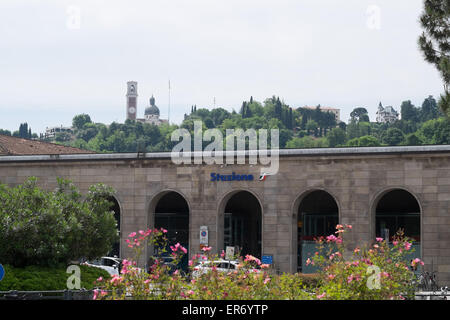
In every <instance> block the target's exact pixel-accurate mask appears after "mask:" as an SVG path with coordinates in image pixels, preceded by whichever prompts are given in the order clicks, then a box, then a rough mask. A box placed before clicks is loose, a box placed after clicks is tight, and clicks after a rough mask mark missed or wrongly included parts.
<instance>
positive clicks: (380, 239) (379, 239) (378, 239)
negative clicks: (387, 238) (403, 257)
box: [375, 238, 384, 242]
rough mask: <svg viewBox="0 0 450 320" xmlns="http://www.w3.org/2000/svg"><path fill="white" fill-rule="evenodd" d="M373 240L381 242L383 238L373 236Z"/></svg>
mask: <svg viewBox="0 0 450 320" xmlns="http://www.w3.org/2000/svg"><path fill="white" fill-rule="evenodd" d="M375 240H377V242H382V241H383V240H384V239H383V238H375Z"/></svg>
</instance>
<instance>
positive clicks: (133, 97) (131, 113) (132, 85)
mask: <svg viewBox="0 0 450 320" xmlns="http://www.w3.org/2000/svg"><path fill="white" fill-rule="evenodd" d="M126 97H127V120H136V112H137V97H138V94H137V82H136V81H128V82H127V95H126Z"/></svg>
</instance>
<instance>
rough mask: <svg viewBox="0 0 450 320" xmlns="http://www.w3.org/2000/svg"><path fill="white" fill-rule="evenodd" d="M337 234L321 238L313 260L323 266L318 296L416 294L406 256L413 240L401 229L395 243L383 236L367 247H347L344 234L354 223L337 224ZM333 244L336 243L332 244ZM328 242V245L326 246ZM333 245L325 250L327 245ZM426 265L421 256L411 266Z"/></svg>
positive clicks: (401, 296) (365, 297) (402, 296)
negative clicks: (391, 244) (349, 249)
mask: <svg viewBox="0 0 450 320" xmlns="http://www.w3.org/2000/svg"><path fill="white" fill-rule="evenodd" d="M336 228H337V231H336V236H335V235H331V236H328V237H326V238H325V239H323V238H322V239H319V240H318V244H319V250H318V252H317V253H316V254H315V255H314V256H313V257H312V258H311V259H310V263H312V264H314V265H317V266H320V270H321V271H320V274H321V279H322V283H321V285H320V287H319V288H317V289H316V298H317V299H345V300H348V299H357V300H377V299H405V298H411V297H412V296H413V294H414V288H413V286H412V280H413V277H414V274H413V272H412V271H411V270H410V268H409V266H410V265H409V264H408V263H407V261H406V259H405V256H406V254H407V253H411V250H412V249H411V247H412V243H411V242H410V240H409V239H408V238H406V237H403V233H402V232H401V231H400V232H399V233H397V235H396V237H395V240H394V241H393V246H389V244H388V243H387V242H386V241H385V240H384V239H382V238H376V241H375V243H373V244H372V245H371V246H369V247H366V248H355V249H354V250H353V251H352V252H348V251H346V250H345V245H344V244H345V241H344V234H345V233H346V232H347V231H348V230H349V229H350V228H351V226H348V225H346V226H343V225H337V227H336ZM329 244H334V246H329ZM325 245H327V246H325ZM325 247H328V248H330V249H329V250H328V252H326V253H324V251H323V250H324V248H325ZM417 265H423V262H422V261H420V259H415V260H413V261H412V263H411V266H413V267H414V266H417Z"/></svg>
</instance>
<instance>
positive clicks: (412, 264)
mask: <svg viewBox="0 0 450 320" xmlns="http://www.w3.org/2000/svg"><path fill="white" fill-rule="evenodd" d="M417 264H420V265H422V266H423V265H424V263H423V261H422V260H420V259H419V258H415V259H414V260H413V261H411V266H413V267H415V266H416V265H417Z"/></svg>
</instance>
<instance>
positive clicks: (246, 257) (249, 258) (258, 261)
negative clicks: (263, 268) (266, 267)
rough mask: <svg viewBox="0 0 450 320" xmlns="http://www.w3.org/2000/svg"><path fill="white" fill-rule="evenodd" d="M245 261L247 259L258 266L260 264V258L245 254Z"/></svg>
mask: <svg viewBox="0 0 450 320" xmlns="http://www.w3.org/2000/svg"><path fill="white" fill-rule="evenodd" d="M244 261H245V262H249V261H255V262H256V263H257V264H258V265H259V266H260V265H261V260H259V259H258V258H255V257H254V256H252V255H250V254H247V255H246V256H245V260H244Z"/></svg>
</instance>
